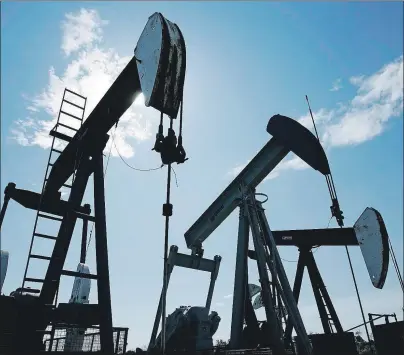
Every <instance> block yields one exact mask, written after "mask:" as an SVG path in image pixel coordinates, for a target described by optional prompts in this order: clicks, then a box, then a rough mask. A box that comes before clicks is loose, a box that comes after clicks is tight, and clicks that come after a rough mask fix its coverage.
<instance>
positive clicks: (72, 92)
mask: <svg viewBox="0 0 404 355" xmlns="http://www.w3.org/2000/svg"><path fill="white" fill-rule="evenodd" d="M65 90H66V91H67V92H70V93H71V94H73V95H76V96H78V97H81V98H82V99H83V100H87V99H86V98H85V97H84V96H81V95H80V94H77V93H75V92H74V91H71V90H69V89H65Z"/></svg>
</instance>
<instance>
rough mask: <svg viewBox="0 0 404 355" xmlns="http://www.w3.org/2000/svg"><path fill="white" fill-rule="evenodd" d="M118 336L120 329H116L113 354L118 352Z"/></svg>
mask: <svg viewBox="0 0 404 355" xmlns="http://www.w3.org/2000/svg"><path fill="white" fill-rule="evenodd" d="M120 336H121V331H120V330H119V329H118V330H117V331H116V338H115V352H114V354H118V349H119V339H120Z"/></svg>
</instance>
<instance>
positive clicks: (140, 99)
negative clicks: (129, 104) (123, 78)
mask: <svg viewBox="0 0 404 355" xmlns="http://www.w3.org/2000/svg"><path fill="white" fill-rule="evenodd" d="M134 104H135V105H138V106H140V105H142V106H144V95H143V93H140V94H139V95H138V96H137V97H136V99H135V102H134Z"/></svg>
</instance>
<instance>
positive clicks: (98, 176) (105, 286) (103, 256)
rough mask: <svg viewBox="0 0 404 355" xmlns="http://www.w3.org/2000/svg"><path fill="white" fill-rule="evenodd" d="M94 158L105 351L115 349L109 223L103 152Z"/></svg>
mask: <svg viewBox="0 0 404 355" xmlns="http://www.w3.org/2000/svg"><path fill="white" fill-rule="evenodd" d="M93 160H94V162H93V163H94V213H95V252H96V261H97V276H98V277H97V291H98V304H99V308H100V343H101V350H102V352H104V353H110V354H112V353H113V351H114V345H113V339H112V311H111V292H110V284H109V265H108V244H107V223H106V217H105V190H104V168H103V167H104V164H103V156H102V152H100V153H98V154H96V155H94V156H93Z"/></svg>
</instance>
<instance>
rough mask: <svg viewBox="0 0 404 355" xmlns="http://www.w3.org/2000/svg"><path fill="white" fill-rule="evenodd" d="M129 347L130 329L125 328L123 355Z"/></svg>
mask: <svg viewBox="0 0 404 355" xmlns="http://www.w3.org/2000/svg"><path fill="white" fill-rule="evenodd" d="M127 345H128V328H125V335H124V339H123V348H122V354H125V353H126V346H127Z"/></svg>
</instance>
